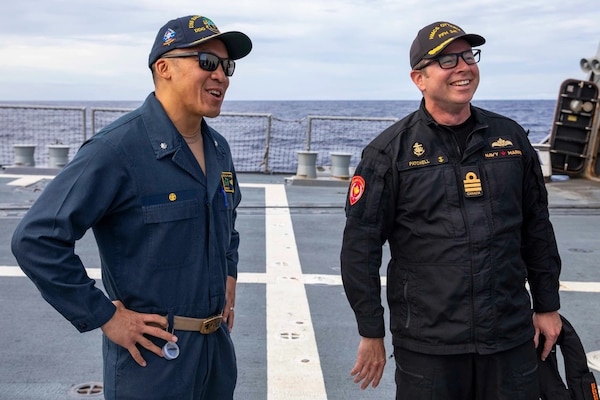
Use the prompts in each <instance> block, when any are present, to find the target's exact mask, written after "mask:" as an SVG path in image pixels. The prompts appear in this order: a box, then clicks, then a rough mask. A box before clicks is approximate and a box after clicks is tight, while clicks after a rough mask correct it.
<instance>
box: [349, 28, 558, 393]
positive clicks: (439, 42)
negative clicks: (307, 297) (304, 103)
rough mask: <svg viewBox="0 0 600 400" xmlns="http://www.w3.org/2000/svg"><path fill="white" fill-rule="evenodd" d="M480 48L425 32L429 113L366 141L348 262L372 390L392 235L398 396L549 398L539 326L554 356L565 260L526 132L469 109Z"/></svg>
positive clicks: (418, 75)
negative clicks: (542, 394)
mask: <svg viewBox="0 0 600 400" xmlns="http://www.w3.org/2000/svg"><path fill="white" fill-rule="evenodd" d="M484 43H485V39H484V38H483V37H481V36H479V35H475V34H466V33H465V32H464V31H463V30H462V29H461V28H460V27H458V26H456V25H454V24H451V23H448V22H435V23H433V24H430V25H428V26H426V27H424V28H423V29H421V30H420V31H419V33H418V35H417V37H416V38H415V40H414V42H413V44H412V47H411V49H410V64H411V67H412V71H411V73H410V76H411V78H412V81H413V82H414V83H415V85H416V86H417V88H418V89H419V90H420V91H421V93H422V95H423V100H422V102H421V107H420V108H419V110H417V111H415V112H414V113H412V114H410V115H408V116H407V117H405V118H404V119H403V120H401V121H399V122H398V123H396V124H394V125H393V126H391V127H390V128H388V129H387V130H385V131H384V132H382V133H381V134H380V135H379V136H378V137H377V138H376V139H375V140H373V141H372V142H371V143H370V144H369V145H368V146H367V147H366V148H365V149H364V151H363V155H362V159H361V161H360V163H359V165H358V166H357V169H356V172H355V175H354V176H353V178H352V181H351V184H350V189H349V193H348V199H347V204H346V215H347V222H346V227H345V230H344V237H343V244H342V252H341V266H342V278H343V282H344V288H345V291H346V294H347V297H348V300H349V302H350V305H351V306H352V309H353V310H354V313H355V316H356V320H357V323H358V330H359V334H360V335H361V341H360V344H359V348H358V356H357V361H356V364H355V365H354V368H353V369H352V371H351V374H352V375H353V376H354V377H355V382H357V383H360V384H361V388H362V389H365V388H366V387H367V386H369V385H370V384H371V385H372V386H373V387H376V386H377V385H378V384H379V381H380V379H381V376H382V373H383V368H384V366H385V360H386V355H385V348H384V344H383V337H384V335H385V327H384V321H383V307H382V304H381V296H380V291H381V280H380V275H379V268H380V266H381V260H382V246H383V245H384V243H385V242H387V243H388V244H389V246H390V251H391V260H390V262H389V265H388V270H387V301H388V305H389V310H390V330H391V332H392V340H393V345H394V356H395V359H396V384H397V394H396V398H397V399H407V400H408V399H410V400H420V399H444V400H454V399H456V400H469V399H481V400H489V399H511V400H514V399H527V400H537V399H539V387H538V380H537V355H536V350H535V347H536V346H537V344H538V339H539V335H540V334H543V335H544V336H545V338H546V342H545V345H544V348H543V351H542V354H541V357H542V359H545V358H546V357H547V356H548V354H549V353H550V350H551V348H552V346H553V344H554V343H555V342H556V339H557V337H558V335H559V333H560V330H561V321H560V317H559V314H558V310H559V308H560V301H559V295H558V288H559V281H558V279H559V274H560V268H561V262H560V257H559V254H558V249H557V246H556V240H555V236H554V231H553V228H552V225H551V223H550V221H549V216H548V201H547V192H546V189H545V186H544V178H543V176H542V172H541V168H540V164H539V159H538V157H537V154H536V152H535V150H534V149H533V147H532V146H531V144H530V143H529V140H528V138H527V134H526V132H525V131H524V130H523V128H522V127H521V126H520V125H518V124H517V123H516V122H514V121H512V120H510V119H508V118H506V117H503V116H501V115H498V114H495V113H492V112H489V111H486V110H483V109H480V108H477V107H474V106H472V105H471V99H472V98H473V95H474V93H475V90H476V89H477V86H478V84H479V69H478V67H477V62H478V61H479V58H480V50H479V49H473V47H477V46H480V45H482V44H484ZM526 281H527V282H528V283H529V286H530V289H531V296H530V295H529V292H528V290H527V288H526ZM532 305H533V312H532V310H531V308H532Z"/></svg>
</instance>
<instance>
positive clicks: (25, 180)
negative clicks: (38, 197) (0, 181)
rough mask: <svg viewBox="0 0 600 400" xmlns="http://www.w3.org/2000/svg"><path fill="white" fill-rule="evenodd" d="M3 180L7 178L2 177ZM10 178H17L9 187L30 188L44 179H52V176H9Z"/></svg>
mask: <svg viewBox="0 0 600 400" xmlns="http://www.w3.org/2000/svg"><path fill="white" fill-rule="evenodd" d="M0 176H2V177H3V178H4V177H7V176H6V175H0ZM8 177H9V178H17V179H15V180H14V181H10V182H8V183H7V185H9V186H30V185H33V184H35V183H38V182H39V181H41V180H42V179H52V178H53V177H52V176H46V175H26V176H19V177H17V176H8Z"/></svg>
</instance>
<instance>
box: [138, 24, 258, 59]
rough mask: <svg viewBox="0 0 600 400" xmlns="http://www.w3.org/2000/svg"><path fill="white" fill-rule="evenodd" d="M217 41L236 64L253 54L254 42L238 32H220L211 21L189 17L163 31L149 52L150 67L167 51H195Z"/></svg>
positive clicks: (164, 27) (166, 27)
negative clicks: (212, 41)
mask: <svg viewBox="0 0 600 400" xmlns="http://www.w3.org/2000/svg"><path fill="white" fill-rule="evenodd" d="M217 38H218V39H219V40H221V41H222V42H223V43H224V44H225V47H227V53H228V54H229V58H231V59H233V60H237V59H240V58H242V57H245V56H247V55H248V53H250V50H252V41H251V40H250V38H249V37H248V36H247V35H246V34H244V33H242V32H237V31H231V32H221V31H219V28H217V26H216V25H215V23H214V22H212V21H211V20H210V19H209V18H207V17H203V16H201V15H189V16H187V17H180V18H177V19H173V20H171V21H169V22H167V23H166V24H165V25H164V26H163V27H162V28H160V30H159V31H158V34H157V35H156V39H155V40H154V45H153V46H152V50H150V55H149V57H148V66H149V67H152V64H154V63H155V62H156V60H158V59H159V58H160V57H161V56H162V55H163V54H165V53H166V52H168V51H171V50H173V49H185V48H188V47H193V46H196V45H198V44H200V43H203V42H206V41H207V40H211V39H217Z"/></svg>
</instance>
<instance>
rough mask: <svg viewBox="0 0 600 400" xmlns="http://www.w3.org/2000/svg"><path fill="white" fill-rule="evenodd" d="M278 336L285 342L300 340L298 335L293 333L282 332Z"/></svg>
mask: <svg viewBox="0 0 600 400" xmlns="http://www.w3.org/2000/svg"><path fill="white" fill-rule="evenodd" d="M279 336H281V338H282V339H285V340H296V339H299V338H300V334H299V333H295V332H283V333H280V334H279Z"/></svg>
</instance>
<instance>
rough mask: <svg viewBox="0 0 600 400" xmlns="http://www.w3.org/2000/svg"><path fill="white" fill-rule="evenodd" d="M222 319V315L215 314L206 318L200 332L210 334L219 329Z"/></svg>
mask: <svg viewBox="0 0 600 400" xmlns="http://www.w3.org/2000/svg"><path fill="white" fill-rule="evenodd" d="M222 320H223V316H222V315H215V316H214V317H210V318H206V319H205V320H204V321H203V322H202V325H200V333H203V334H205V335H208V334H210V333H213V332H215V331H216V330H217V329H219V326H221V321H222Z"/></svg>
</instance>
